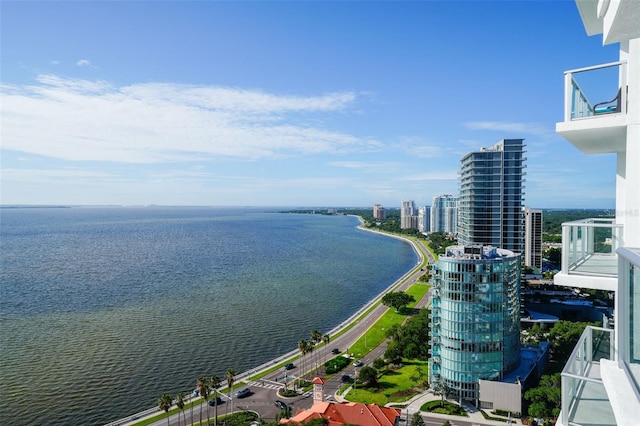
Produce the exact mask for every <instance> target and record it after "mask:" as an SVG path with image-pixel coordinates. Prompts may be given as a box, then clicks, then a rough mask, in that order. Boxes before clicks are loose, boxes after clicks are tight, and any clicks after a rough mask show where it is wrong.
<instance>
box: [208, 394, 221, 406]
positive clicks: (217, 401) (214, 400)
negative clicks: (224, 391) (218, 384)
mask: <svg viewBox="0 0 640 426" xmlns="http://www.w3.org/2000/svg"><path fill="white" fill-rule="evenodd" d="M220 404H222V398H220V397H219V396H216V397H215V398H211V399H210V400H209V405H210V406H212V407H214V406H216V405H220Z"/></svg>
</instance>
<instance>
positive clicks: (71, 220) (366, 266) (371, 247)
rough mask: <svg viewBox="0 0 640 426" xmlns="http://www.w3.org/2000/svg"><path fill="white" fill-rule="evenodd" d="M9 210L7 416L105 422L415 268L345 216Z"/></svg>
mask: <svg viewBox="0 0 640 426" xmlns="http://www.w3.org/2000/svg"><path fill="white" fill-rule="evenodd" d="M279 210H283V209H277V208H204V207H138V208H134V207H127V208H123V207H100V208H97V207H92V208H86V207H85V208H80V207H74V208H2V209H0V351H1V356H0V382H1V383H0V424H3V425H23V424H24V425H27V424H29V425H31V424H33V425H45V424H46V425H95V424H104V423H108V422H110V421H113V420H116V419H118V418H121V417H125V416H128V415H130V414H133V413H136V412H138V411H141V410H144V409H147V408H151V407H153V406H155V404H156V401H157V399H158V398H159V396H160V395H161V394H162V393H164V392H168V393H170V394H172V395H174V396H175V394H176V393H178V392H181V391H182V392H186V393H188V392H190V391H191V390H192V389H193V388H194V387H195V382H196V378H197V377H198V376H201V375H208V376H211V375H213V374H217V375H219V376H220V377H224V372H225V371H226V370H227V369H229V368H233V369H234V370H235V371H236V372H237V373H240V372H243V371H246V370H249V369H251V368H254V367H256V366H258V365H260V364H262V363H265V362H267V361H269V360H271V359H273V358H276V357H278V356H279V355H282V354H284V353H286V352H289V351H291V350H295V349H296V347H297V342H298V340H299V339H301V338H304V339H307V340H308V339H309V333H310V331H311V330H313V329H317V330H319V331H321V332H323V333H325V332H328V331H329V330H331V329H332V328H334V327H336V326H337V325H338V324H340V323H341V322H343V321H344V320H346V319H347V318H349V317H350V316H351V315H352V314H353V313H354V312H355V311H357V310H358V309H359V308H360V307H362V306H363V305H365V304H366V303H367V302H369V301H370V300H371V299H373V298H374V297H376V296H377V295H378V294H379V293H380V292H381V291H383V290H384V289H385V288H387V287H388V286H389V285H391V284H392V283H393V282H394V281H395V280H396V279H398V278H399V277H401V276H402V275H403V274H404V273H405V272H407V271H408V270H409V269H411V268H412V267H413V266H415V264H416V262H417V260H418V258H417V255H416V253H415V252H414V251H413V249H412V248H411V246H410V245H409V244H408V243H406V242H404V241H401V240H398V239H395V238H389V237H385V236H382V235H379V234H376V233H371V232H364V231H362V230H359V229H357V225H358V224H359V221H358V219H357V218H355V217H352V216H340V215H334V216H326V215H310V214H292V213H280V212H279Z"/></svg>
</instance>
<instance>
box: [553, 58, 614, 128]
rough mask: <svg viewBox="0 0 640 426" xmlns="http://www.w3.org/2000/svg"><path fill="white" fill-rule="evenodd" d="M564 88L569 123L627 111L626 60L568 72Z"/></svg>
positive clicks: (566, 119)
mask: <svg viewBox="0 0 640 426" xmlns="http://www.w3.org/2000/svg"><path fill="white" fill-rule="evenodd" d="M616 71H617V75H616V73H615V72H616ZM564 87H565V95H564V106H565V113H564V121H566V122H567V121H572V120H576V119H581V118H587V117H596V116H601V115H603V114H612V113H622V114H626V113H627V63H626V62H625V61H619V62H612V63H608V64H602V65H595V66H592V67H586V68H579V69H575V70H570V71H565V73H564ZM587 94H589V95H590V96H591V100H590V99H589V97H588V96H587ZM594 100H595V103H592V102H591V101H594Z"/></svg>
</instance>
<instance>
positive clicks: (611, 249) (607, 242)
mask: <svg viewBox="0 0 640 426" xmlns="http://www.w3.org/2000/svg"><path fill="white" fill-rule="evenodd" d="M614 222H615V219H602V218H596V219H583V220H578V221H574V222H567V223H563V224H562V271H563V272H565V273H567V274H576V275H591V276H602V277H617V276H618V257H617V254H616V250H617V248H618V247H619V245H620V244H621V242H622V232H623V227H622V225H620V224H616V223H614Z"/></svg>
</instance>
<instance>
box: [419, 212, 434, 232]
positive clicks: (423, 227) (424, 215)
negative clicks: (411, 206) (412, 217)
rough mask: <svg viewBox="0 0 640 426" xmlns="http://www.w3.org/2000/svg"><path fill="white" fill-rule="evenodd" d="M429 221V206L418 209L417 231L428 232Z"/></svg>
mask: <svg viewBox="0 0 640 426" xmlns="http://www.w3.org/2000/svg"><path fill="white" fill-rule="evenodd" d="M430 221H431V209H430V207H429V206H424V207H420V208H418V231H420V232H422V233H424V232H428V231H429V227H430Z"/></svg>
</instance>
